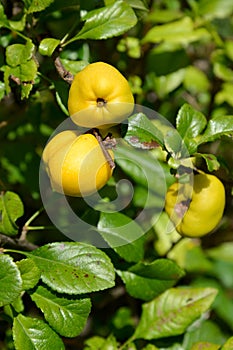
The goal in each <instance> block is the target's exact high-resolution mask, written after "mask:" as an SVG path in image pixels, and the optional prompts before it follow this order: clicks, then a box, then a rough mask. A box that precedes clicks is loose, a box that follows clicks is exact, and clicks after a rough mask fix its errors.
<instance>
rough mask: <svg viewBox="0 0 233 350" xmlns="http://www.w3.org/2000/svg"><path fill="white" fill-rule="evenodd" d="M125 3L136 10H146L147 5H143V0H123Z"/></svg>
mask: <svg viewBox="0 0 233 350" xmlns="http://www.w3.org/2000/svg"><path fill="white" fill-rule="evenodd" d="M125 1H126V2H127V4H129V5H130V6H131V7H133V8H134V9H136V10H142V11H146V12H147V11H148V8H147V6H146V5H145V3H144V1H143V0H125Z"/></svg>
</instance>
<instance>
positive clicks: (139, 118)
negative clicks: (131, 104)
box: [125, 113, 164, 149]
mask: <svg viewBox="0 0 233 350" xmlns="http://www.w3.org/2000/svg"><path fill="white" fill-rule="evenodd" d="M161 124H162V122H161ZM125 140H126V141H127V142H128V143H129V144H131V145H132V146H134V147H138V148H142V149H153V148H156V147H158V146H159V145H160V146H163V145H164V140H163V134H162V132H161V131H160V130H159V129H158V128H157V127H156V126H155V125H154V124H153V123H152V122H151V121H150V120H149V119H148V118H147V116H146V115H145V114H143V113H137V114H134V115H132V116H131V117H130V118H129V119H128V129H127V133H126V135H125Z"/></svg>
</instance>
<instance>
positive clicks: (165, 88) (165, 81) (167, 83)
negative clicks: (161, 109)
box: [154, 68, 185, 99]
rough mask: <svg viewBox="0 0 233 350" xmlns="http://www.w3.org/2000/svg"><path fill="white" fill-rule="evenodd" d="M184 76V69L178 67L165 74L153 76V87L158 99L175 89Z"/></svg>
mask: <svg viewBox="0 0 233 350" xmlns="http://www.w3.org/2000/svg"><path fill="white" fill-rule="evenodd" d="M184 77H185V69H182V68H181V69H178V70H177V71H175V72H172V73H170V74H167V75H161V76H158V77H157V76H155V77H154V89H155V92H156V94H157V95H158V97H159V98H160V99H163V98H164V97H165V96H167V95H168V94H169V93H170V92H172V91H174V90H175V89H177V88H178V87H179V86H180V84H182V82H183V80H184Z"/></svg>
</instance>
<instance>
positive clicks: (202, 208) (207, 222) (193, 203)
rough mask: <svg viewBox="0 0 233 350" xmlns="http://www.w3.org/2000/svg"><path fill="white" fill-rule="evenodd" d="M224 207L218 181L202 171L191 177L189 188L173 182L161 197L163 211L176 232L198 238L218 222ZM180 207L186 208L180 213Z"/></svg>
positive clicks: (221, 187)
mask: <svg viewBox="0 0 233 350" xmlns="http://www.w3.org/2000/svg"><path fill="white" fill-rule="evenodd" d="M190 190H191V191H190ZM190 197H191V198H190ZM190 199H191V200H190ZM186 205H187V207H185V206H186ZM224 207H225V189H224V186H223V184H222V182H221V181H220V180H219V179H218V178H217V177H216V176H214V175H210V174H204V173H201V174H198V175H195V176H194V182H193V189H192V188H191V186H190V184H180V183H177V182H176V183H174V184H173V185H171V186H170V187H169V189H168V191H167V194H166V199H165V211H166V212H167V213H168V215H169V216H170V219H171V220H172V221H173V223H174V224H175V226H176V229H177V231H178V232H179V233H180V234H181V235H182V236H187V237H202V236H204V235H206V234H208V233H209V232H211V231H212V230H213V229H214V228H215V227H216V226H217V225H218V224H219V222H220V220H221V218H222V215H223V211H224ZM184 208H186V210H187V211H185V212H184ZM182 211H183V213H182Z"/></svg>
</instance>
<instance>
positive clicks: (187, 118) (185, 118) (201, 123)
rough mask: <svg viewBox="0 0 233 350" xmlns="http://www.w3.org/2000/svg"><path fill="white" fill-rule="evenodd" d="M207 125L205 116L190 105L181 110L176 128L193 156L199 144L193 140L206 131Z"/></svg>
mask: <svg viewBox="0 0 233 350" xmlns="http://www.w3.org/2000/svg"><path fill="white" fill-rule="evenodd" d="M206 124H207V120H206V118H205V116H204V115H203V114H202V113H201V112H199V111H197V110H195V109H194V108H193V107H192V106H190V105H189V104H187V103H186V104H184V105H183V106H182V107H181V108H180V109H179V111H178V114H177V118H176V127H177V130H178V132H179V134H180V136H181V138H182V139H183V140H184V142H185V144H186V146H187V149H188V151H189V152H190V153H191V154H192V153H193V152H196V149H197V143H196V142H195V140H193V139H194V138H195V137H197V136H198V135H199V134H200V133H201V132H202V131H203V130H204V128H205V127H206Z"/></svg>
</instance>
